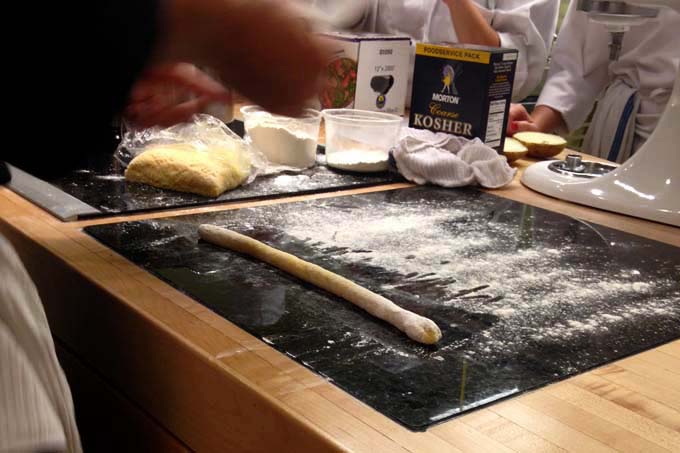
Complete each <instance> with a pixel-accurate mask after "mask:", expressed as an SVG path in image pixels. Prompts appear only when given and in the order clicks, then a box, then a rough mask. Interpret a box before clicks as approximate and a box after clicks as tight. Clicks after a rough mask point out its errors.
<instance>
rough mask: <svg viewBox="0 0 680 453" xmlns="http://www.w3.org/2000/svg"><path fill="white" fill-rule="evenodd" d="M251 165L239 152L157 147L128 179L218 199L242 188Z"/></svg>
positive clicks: (135, 162) (132, 167)
mask: <svg viewBox="0 0 680 453" xmlns="http://www.w3.org/2000/svg"><path fill="white" fill-rule="evenodd" d="M249 172H250V162H249V161H248V159H247V157H245V155H244V154H243V153H242V152H241V151H240V150H239V149H228V148H214V149H210V150H208V151H200V150H197V149H196V148H194V147H193V146H191V145H189V144H172V145H157V146H153V147H150V148H149V149H147V150H146V151H144V152H143V153H142V154H140V155H138V156H137V157H135V158H134V159H132V162H130V165H128V168H127V170H125V179H127V180H128V181H134V182H141V183H144V184H149V185H151V186H154V187H160V188H161V189H171V190H177V191H179V192H191V193H196V194H199V195H204V196H206V197H217V196H219V195H220V194H221V193H222V192H224V191H225V190H229V189H233V188H234V187H238V186H239V185H240V184H242V183H243V182H244V181H245V180H246V179H247V178H248V175H249Z"/></svg>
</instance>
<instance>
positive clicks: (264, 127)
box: [241, 105, 321, 169]
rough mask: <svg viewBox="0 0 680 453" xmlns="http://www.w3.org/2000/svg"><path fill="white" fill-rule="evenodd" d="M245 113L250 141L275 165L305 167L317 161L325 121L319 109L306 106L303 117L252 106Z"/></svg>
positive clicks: (244, 109) (242, 110) (243, 109)
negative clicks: (282, 114)
mask: <svg viewBox="0 0 680 453" xmlns="http://www.w3.org/2000/svg"><path fill="white" fill-rule="evenodd" d="M241 113H242V114H243V123H244V125H245V130H246V134H247V137H248V140H250V142H251V144H252V145H253V146H254V147H255V148H257V149H258V150H259V151H260V152H261V153H262V154H263V155H264V156H265V157H266V158H267V160H268V161H269V162H270V163H271V164H274V165H279V166H285V167H292V168H299V169H303V168H308V167H311V166H313V165H314V164H315V163H316V145H317V143H318V140H319V127H320V124H321V113H319V112H318V111H317V110H312V109H305V110H304V112H303V114H302V116H300V117H299V118H292V117H288V116H280V115H274V114H271V113H269V112H267V111H265V110H263V109H262V108H261V107H259V106H256V105H249V106H246V107H242V108H241Z"/></svg>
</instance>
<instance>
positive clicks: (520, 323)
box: [277, 197, 680, 357]
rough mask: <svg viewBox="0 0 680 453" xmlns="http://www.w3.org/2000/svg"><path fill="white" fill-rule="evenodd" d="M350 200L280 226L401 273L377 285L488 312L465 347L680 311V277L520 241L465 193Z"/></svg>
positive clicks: (474, 351)
mask: <svg viewBox="0 0 680 453" xmlns="http://www.w3.org/2000/svg"><path fill="white" fill-rule="evenodd" d="M439 203H441V202H439ZM351 206H353V205H343V201H342V199H341V198H340V199H335V200H334V199H329V200H327V201H323V202H320V203H318V204H315V205H313V209H315V213H314V215H309V212H307V211H305V210H304V209H302V210H298V211H287V212H286V215H285V216H281V218H280V219H278V218H277V222H279V225H278V227H279V228H280V229H281V230H282V231H285V232H286V234H287V235H289V236H291V237H292V238H294V239H295V240H296V241H298V242H306V243H308V244H310V246H312V247H313V249H314V250H316V251H317V252H318V253H319V256H320V257H321V256H328V255H331V256H332V257H333V259H335V260H340V261H344V262H346V263H348V264H356V263H365V264H367V265H370V266H375V267H377V268H380V269H384V270H385V271H387V272H393V273H395V275H401V276H402V277H401V278H400V279H399V280H395V281H391V282H389V283H385V284H383V285H382V286H381V291H385V292H386V293H388V294H389V293H392V294H399V291H404V292H405V293H406V292H408V293H409V294H411V293H412V291H413V289H412V287H410V286H409V285H410V284H412V283H416V284H417V287H419V288H424V292H423V293H421V294H418V296H421V300H425V303H428V301H429V300H436V301H437V304H440V305H444V306H445V307H447V308H449V307H450V308H451V309H454V308H455V309H459V310H464V311H465V312H468V313H477V314H483V315H489V316H492V317H494V318H495V319H496V321H495V322H494V323H493V324H492V325H491V326H490V327H489V328H486V329H481V330H479V331H478V332H476V333H474V335H473V336H472V337H470V338H468V339H463V340H461V342H459V343H455V344H453V345H450V347H451V348H454V347H455V348H460V347H461V344H462V345H464V346H465V347H466V348H467V349H465V354H467V355H469V356H470V357H475V356H478V355H480V354H482V355H502V353H503V351H506V350H507V349H508V348H509V347H512V345H516V344H518V343H522V342H526V341H532V340H533V341H548V342H551V341H553V342H557V341H561V340H563V339H565V338H574V337H578V336H587V335H590V336H592V335H593V334H594V333H598V332H604V331H607V330H608V329H610V328H612V327H613V326H616V325H619V324H620V323H631V322H633V321H639V320H640V319H641V318H651V317H659V316H663V317H669V316H680V286H679V285H678V282H677V281H674V280H673V279H672V278H667V279H658V278H656V279H654V280H651V279H650V275H649V274H648V272H646V270H645V268H644V267H640V268H636V267H631V268H627V269H621V270H620V271H618V270H617V271H615V272H611V271H610V270H609V269H608V266H607V265H608V264H609V260H610V258H609V257H606V256H602V250H603V249H602V248H601V247H600V248H597V247H592V248H591V249H586V250H583V249H579V247H573V248H572V247H570V246H568V245H565V247H562V248H559V249H558V248H554V246H553V247H549V248H546V247H544V246H542V244H541V242H540V240H537V239H536V240H533V241H532V240H529V241H526V240H525V238H523V237H522V235H521V234H520V228H519V226H518V225H517V224H512V223H510V222H493V221H489V220H488V218H487V217H484V218H479V217H475V215H478V213H479V212H480V210H479V209H478V208H475V209H469V208H468V206H466V205H465V201H464V200H463V202H460V200H459V199H456V198H453V197H452V199H451V202H450V203H449V204H448V205H447V206H446V209H441V204H437V203H436V202H433V203H432V204H430V202H429V200H426V199H423V200H421V201H420V202H418V203H416V202H413V203H395V204H390V203H389V202H387V203H381V205H380V210H379V211H377V210H375V209H368V208H367V209H352V208H351ZM476 213H477V214H476ZM540 233H541V232H540V230H539V229H536V228H534V230H533V234H535V235H537V234H540ZM423 282H427V285H423ZM402 287H404V288H405V289H401V288H402ZM429 291H431V293H430V292H429ZM414 296H415V295H414ZM624 302H625V303H624ZM451 327H452V328H454V329H455V328H456V327H458V326H457V325H456V324H455V323H453V324H452V325H451ZM362 342H364V340H362V341H361V342H359V343H357V344H355V346H364V345H365V344H366V343H365V342H364V343H362Z"/></svg>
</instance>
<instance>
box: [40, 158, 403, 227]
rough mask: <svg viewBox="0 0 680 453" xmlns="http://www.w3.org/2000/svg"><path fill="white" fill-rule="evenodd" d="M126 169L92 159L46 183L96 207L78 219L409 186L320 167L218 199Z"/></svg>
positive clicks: (392, 177) (388, 176) (383, 176)
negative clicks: (145, 180)
mask: <svg viewBox="0 0 680 453" xmlns="http://www.w3.org/2000/svg"><path fill="white" fill-rule="evenodd" d="M124 170H125V169H124V168H123V167H122V165H120V163H119V162H117V161H116V160H115V158H113V156H111V155H109V156H106V155H104V156H100V157H99V158H97V159H91V160H90V167H88V168H84V169H79V170H76V171H74V172H72V173H70V174H69V175H67V176H64V177H60V178H55V179H51V180H49V181H47V182H49V183H50V184H52V185H53V186H56V187H57V188H59V189H61V190H62V191H63V192H65V193H67V194H69V195H71V196H73V197H75V198H77V199H79V200H80V201H82V202H84V203H85V204H87V205H89V206H91V207H93V208H95V209H96V210H97V211H99V213H95V214H92V213H87V214H83V215H80V216H79V218H87V217H96V216H100V215H112V214H130V213H134V212H141V211H151V210H159V209H171V208H182V207H189V206H191V207H195V206H203V205H209V204H215V203H222V202H225V201H245V200H253V199H261V198H275V197H283V196H291V195H302V194H307V193H316V192H327V191H333V190H342V189H355V188H360V187H367V186H373V185H377V184H384V183H391V182H398V181H404V180H403V179H402V178H401V176H399V175H398V174H396V173H388V172H384V173H351V172H342V171H336V170H332V169H330V168H328V167H326V166H325V165H318V166H316V167H313V168H311V169H308V170H304V171H302V172H299V173H290V172H287V173H280V174H276V175H269V176H260V177H258V178H256V179H255V180H254V181H253V182H251V183H250V184H246V185H244V186H241V187H238V188H236V189H234V190H229V191H227V192H225V193H223V194H222V195H220V196H219V197H217V198H207V197H203V196H200V195H194V194H190V193H183V192H174V191H171V190H164V189H157V188H155V187H151V186H148V185H146V184H140V183H131V182H127V181H125V178H124V176H123V172H124Z"/></svg>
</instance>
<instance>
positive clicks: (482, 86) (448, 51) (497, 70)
mask: <svg viewBox="0 0 680 453" xmlns="http://www.w3.org/2000/svg"><path fill="white" fill-rule="evenodd" d="M517 55H518V52H517V50H514V49H503V48H498V47H483V46H472V45H457V44H456V45H440V44H436V45H434V44H422V43H418V44H416V58H415V66H414V72H413V91H412V97H411V113H410V116H409V126H410V127H413V128H417V129H429V130H431V131H434V132H447V133H449V134H454V135H460V136H463V137H468V138H473V137H479V138H480V139H481V140H482V141H483V142H484V143H486V144H487V145H489V146H490V147H492V148H495V149H496V150H499V151H500V150H502V149H503V142H504V141H505V128H506V125H507V122H508V111H509V109H510V99H511V97H512V84H513V81H514V79H515V66H516V64H517Z"/></svg>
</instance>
